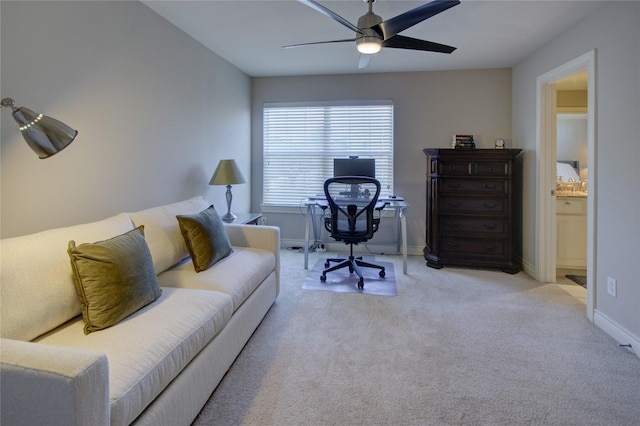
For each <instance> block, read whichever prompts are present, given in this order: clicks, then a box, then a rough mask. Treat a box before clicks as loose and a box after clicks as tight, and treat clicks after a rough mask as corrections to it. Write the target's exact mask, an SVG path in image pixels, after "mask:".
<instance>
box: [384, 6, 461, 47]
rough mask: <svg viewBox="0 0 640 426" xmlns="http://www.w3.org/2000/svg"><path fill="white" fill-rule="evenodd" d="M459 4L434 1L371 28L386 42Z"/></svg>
mask: <svg viewBox="0 0 640 426" xmlns="http://www.w3.org/2000/svg"><path fill="white" fill-rule="evenodd" d="M459 4H460V1H459V0H435V1H432V2H431V3H427V4H423V5H422V6H418V7H416V8H415V9H411V10H410V11H408V12H405V13H403V14H401V15H398V16H396V17H394V18H391V19H387V20H386V21H384V22H381V23H379V24H378V25H375V26H373V27H372V28H373V29H374V30H375V31H376V32H378V34H380V35H381V36H382V38H383V40H388V39H390V38H391V37H393V36H395V35H396V34H398V33H399V32H401V31H403V30H406V29H407V28H409V27H412V26H414V25H415V24H417V23H419V22H422V21H424V20H425V19H427V18H431V17H432V16H434V15H437V14H438V13H440V12H444V11H445V10H447V9H450V8H452V7H453V6H457V5H459Z"/></svg>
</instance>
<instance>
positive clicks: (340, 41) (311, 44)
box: [282, 38, 356, 49]
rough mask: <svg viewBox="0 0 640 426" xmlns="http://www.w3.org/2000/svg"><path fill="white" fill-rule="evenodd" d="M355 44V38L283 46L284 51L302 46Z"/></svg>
mask: <svg viewBox="0 0 640 426" xmlns="http://www.w3.org/2000/svg"><path fill="white" fill-rule="evenodd" d="M347 41H350V42H354V41H356V39H355V38H345V39H342V40H328V41H313V42H311V43H298V44H289V45H286V46H282V47H283V48H284V49H291V48H293V47H302V46H313V45H314V44H328V43H344V42H347Z"/></svg>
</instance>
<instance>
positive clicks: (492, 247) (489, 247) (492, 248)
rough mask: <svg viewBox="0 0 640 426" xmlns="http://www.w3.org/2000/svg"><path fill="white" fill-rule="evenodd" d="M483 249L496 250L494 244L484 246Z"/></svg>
mask: <svg viewBox="0 0 640 426" xmlns="http://www.w3.org/2000/svg"><path fill="white" fill-rule="evenodd" d="M484 249H485V250H486V251H495V250H496V246H484Z"/></svg>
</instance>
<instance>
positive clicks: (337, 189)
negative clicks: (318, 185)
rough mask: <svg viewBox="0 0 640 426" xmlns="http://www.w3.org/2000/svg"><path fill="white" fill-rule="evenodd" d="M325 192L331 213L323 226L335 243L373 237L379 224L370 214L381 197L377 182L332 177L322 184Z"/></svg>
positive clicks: (356, 178)
mask: <svg viewBox="0 0 640 426" xmlns="http://www.w3.org/2000/svg"><path fill="white" fill-rule="evenodd" d="M324 190H325V196H326V197H327V202H328V203H329V208H330V213H331V217H330V219H329V220H328V221H326V222H325V226H326V228H327V230H328V231H329V232H331V236H332V237H333V238H334V239H336V240H338V241H344V242H345V243H358V242H363V241H367V240H369V239H370V238H372V237H373V233H374V232H375V231H377V225H378V223H379V222H380V220H379V219H375V218H374V214H373V213H374V209H375V205H376V202H377V201H378V196H379V195H380V183H379V182H378V181H377V180H376V179H374V178H368V177H360V176H357V177H356V176H343V177H334V178H331V179H328V180H327V181H326V182H325V185H324Z"/></svg>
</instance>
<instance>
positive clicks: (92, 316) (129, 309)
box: [68, 226, 161, 334]
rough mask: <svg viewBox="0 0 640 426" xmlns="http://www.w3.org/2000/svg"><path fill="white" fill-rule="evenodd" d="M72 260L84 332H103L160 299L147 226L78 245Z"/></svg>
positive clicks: (71, 245) (71, 244)
mask: <svg viewBox="0 0 640 426" xmlns="http://www.w3.org/2000/svg"><path fill="white" fill-rule="evenodd" d="M68 251H69V257H70V258H71V267H72V269H73V273H74V281H75V283H76V289H77V291H78V296H79V297H80V305H81V307H82V317H83V318H84V323H85V326H84V332H85V333H86V334H89V333H90V332H92V331H98V330H102V329H104V328H107V327H110V326H112V325H114V324H116V323H117V322H118V321H120V320H122V319H124V318H126V317H128V316H129V315H131V314H132V313H134V312H135V311H137V310H138V309H140V308H142V307H143V306H146V305H148V304H149V303H151V302H153V301H154V300H156V299H157V298H158V297H160V293H161V290H160V286H159V285H158V279H157V277H156V273H155V270H154V269H153V262H152V261H151V253H150V252H149V248H148V247H147V243H146V242H145V240H144V226H139V227H138V228H136V229H134V230H131V231H129V232H126V233H124V234H122V235H118V236H117V237H113V238H110V239H108V240H104V241H98V242H95V243H85V244H81V245H79V246H76V244H75V241H73V240H72V241H69V249H68Z"/></svg>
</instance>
